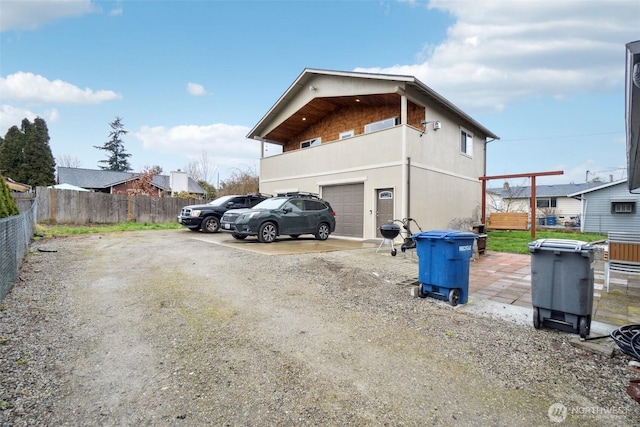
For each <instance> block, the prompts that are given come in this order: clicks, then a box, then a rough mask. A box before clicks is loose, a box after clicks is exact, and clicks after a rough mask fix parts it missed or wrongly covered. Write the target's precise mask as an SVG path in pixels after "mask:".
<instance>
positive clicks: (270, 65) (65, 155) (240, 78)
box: [0, 0, 640, 186]
mask: <svg viewBox="0 0 640 427" xmlns="http://www.w3.org/2000/svg"><path fill="white" fill-rule="evenodd" d="M639 23H640V1H638V0H607V1H606V2H604V1H600V0H555V1H544V0H532V1H529V0H519V1H516V0H511V1H508V0H429V1H418V0H359V1H312V0H309V1H303V0H299V1H293V0H291V1H273V0H263V1H242V0H238V1H213V0H199V1H190V0H181V1H169V0H163V1H157V0H138V1H130V0H117V1H95V0H0V135H1V136H4V135H5V134H6V132H7V130H8V129H9V128H10V127H11V126H14V125H15V126H18V127H20V123H21V122H22V120H23V119H24V118H28V119H29V120H31V121H33V119H35V118H36V117H41V118H43V119H44V120H45V121H46V123H47V126H48V129H49V136H50V142H49V144H50V146H51V150H52V153H53V156H54V157H55V158H56V159H58V160H61V159H67V161H68V160H71V161H73V163H75V164H76V165H79V166H80V167H83V168H87V169H98V168H99V165H100V164H99V161H100V160H106V153H105V152H104V151H102V150H99V149H97V148H95V147H96V146H102V145H103V144H104V143H105V142H106V141H108V140H109V132H110V131H111V128H110V126H109V124H110V123H111V122H113V120H114V119H115V118H116V117H120V118H121V119H122V122H123V123H124V126H125V129H126V130H127V131H128V133H127V134H126V135H125V136H124V137H123V138H122V139H123V141H124V147H125V150H126V151H127V152H128V153H130V154H131V157H130V158H129V161H130V163H131V166H132V168H133V170H134V171H136V172H139V171H142V170H143V169H144V168H145V167H151V166H155V165H158V166H160V167H161V168H162V169H163V173H164V174H168V173H169V172H170V171H173V170H178V169H181V170H186V169H187V166H188V165H189V163H190V162H193V161H198V160H202V158H203V157H206V158H207V159H208V160H207V162H208V163H209V164H210V165H211V166H212V170H211V173H210V176H209V177H207V178H208V180H209V182H210V183H213V184H214V185H219V183H220V182H221V181H224V180H227V179H229V178H230V177H231V176H233V174H236V173H244V172H255V173H259V166H260V161H259V159H260V157H261V152H260V151H261V148H260V143H259V142H257V141H253V140H249V139H247V138H246V135H247V134H248V133H249V131H250V130H251V129H252V128H253V127H254V126H255V125H256V124H257V123H258V122H259V121H260V120H261V119H262V118H263V116H264V115H265V114H266V113H267V111H268V110H269V109H270V108H271V107H272V106H273V105H274V104H275V103H276V102H277V100H278V99H279V98H280V96H281V95H282V94H283V93H284V92H285V91H286V90H287V89H288V88H289V86H290V85H291V84H292V83H293V82H294V81H295V80H296V79H297V78H298V76H299V75H300V74H301V73H302V72H303V70H304V69H305V68H313V69H324V70H335V71H363V72H376V73H377V72H380V73H385V74H400V75H405V76H407V75H408V76H414V77H416V78H417V79H418V80H420V81H421V82H422V83H424V84H425V85H427V86H429V87H430V88H431V89H433V90H435V91H436V92H438V93H439V94H440V95H442V96H443V97H445V98H446V99H448V100H449V101H450V102H452V103H453V104H455V105H456V106H457V107H459V108H460V109H462V110H463V111H464V112H466V113H467V114H469V115H470V116H471V117H473V118H474V119H475V120H476V121H478V122H479V123H480V124H482V125H483V126H484V127H486V128H488V129H489V130H491V131H492V132H493V133H494V134H496V135H498V136H499V137H500V139H499V140H496V141H492V142H490V143H489V144H488V148H487V175H492V176H493V175H505V174H519V173H533V172H548V171H563V174H562V175H558V176H548V177H540V178H538V179H537V184H566V183H582V182H585V181H586V180H587V179H588V180H592V179H594V178H596V177H597V178H600V179H602V180H605V181H608V180H609V179H614V180H618V179H622V178H625V177H626V166H627V159H626V142H625V141H626V139H625V119H624V115H625V108H624V91H625V83H624V80H625V53H626V51H625V45H626V43H629V42H632V41H635V40H639V39H640V25H639ZM273 153H274V150H273V148H271V152H267V153H265V154H266V155H270V154H273ZM491 182H492V183H493V182H495V181H491ZM511 182H512V184H513V183H515V184H519V185H529V182H528V180H522V179H520V180H515V181H514V180H512V181H511ZM489 186H492V184H489Z"/></svg>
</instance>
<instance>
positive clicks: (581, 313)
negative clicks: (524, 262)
mask: <svg viewBox="0 0 640 427" xmlns="http://www.w3.org/2000/svg"><path fill="white" fill-rule="evenodd" d="M528 246H529V252H531V304H532V305H533V326H534V327H535V328H536V329H539V328H541V327H542V326H545V327H548V328H553V329H559V330H562V331H566V332H571V333H575V334H580V337H581V338H586V337H587V335H589V330H590V328H591V312H592V309H593V246H592V245H591V244H589V243H586V242H582V241H579V240H564V239H539V240H536V241H535V242H531V243H529V245H528Z"/></svg>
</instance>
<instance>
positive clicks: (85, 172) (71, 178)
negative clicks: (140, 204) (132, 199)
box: [57, 167, 204, 196]
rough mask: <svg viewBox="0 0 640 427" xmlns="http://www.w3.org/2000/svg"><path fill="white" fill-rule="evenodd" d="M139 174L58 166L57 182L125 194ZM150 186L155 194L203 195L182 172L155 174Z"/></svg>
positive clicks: (193, 182) (199, 188)
mask: <svg viewBox="0 0 640 427" xmlns="http://www.w3.org/2000/svg"><path fill="white" fill-rule="evenodd" d="M139 176H140V174H139V173H133V172H117V171H109V170H97V169H81V168H64V167H59V168H58V179H57V181H58V184H70V185H74V186H77V187H82V188H85V189H87V190H91V191H95V192H100V193H110V194H126V193H127V192H128V191H129V190H131V189H132V188H133V185H132V184H133V183H134V182H135V181H136V180H137V179H138V177H139ZM172 183H173V186H172V185H171V184H172ZM151 186H152V187H153V188H154V189H155V191H156V193H155V194H154V195H155V196H160V195H164V194H171V193H176V192H180V191H186V192H188V193H191V194H194V195H197V196H202V195H204V190H203V189H202V188H201V187H200V186H199V185H198V183H197V182H196V181H195V180H194V179H193V178H191V177H187V176H186V174H185V173H184V172H171V176H168V175H156V176H154V177H153V180H152V181H151Z"/></svg>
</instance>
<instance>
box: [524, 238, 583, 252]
mask: <svg viewBox="0 0 640 427" xmlns="http://www.w3.org/2000/svg"><path fill="white" fill-rule="evenodd" d="M528 246H529V252H536V251H538V250H542V251H559V252H583V251H586V252H590V251H593V249H594V248H593V245H592V244H591V243H588V242H583V241H582V240H570V239H538V240H536V241H534V242H531V243H529V244H528Z"/></svg>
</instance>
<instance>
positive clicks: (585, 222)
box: [569, 179, 640, 234]
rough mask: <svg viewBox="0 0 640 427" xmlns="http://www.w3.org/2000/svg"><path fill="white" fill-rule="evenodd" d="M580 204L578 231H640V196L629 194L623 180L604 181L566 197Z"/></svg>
mask: <svg viewBox="0 0 640 427" xmlns="http://www.w3.org/2000/svg"><path fill="white" fill-rule="evenodd" d="M569 197H575V198H576V199H578V200H580V201H581V213H582V225H581V227H580V229H581V231H583V232H587V233H603V234H606V233H608V232H610V231H618V232H620V231H622V232H636V233H637V232H638V230H640V209H639V208H640V206H639V205H640V194H632V193H631V192H630V191H629V187H628V184H627V180H626V179H623V180H620V181H615V182H608V183H606V184H601V185H599V186H597V187H592V188H589V189H586V190H582V191H578V192H575V193H573V194H569Z"/></svg>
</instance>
